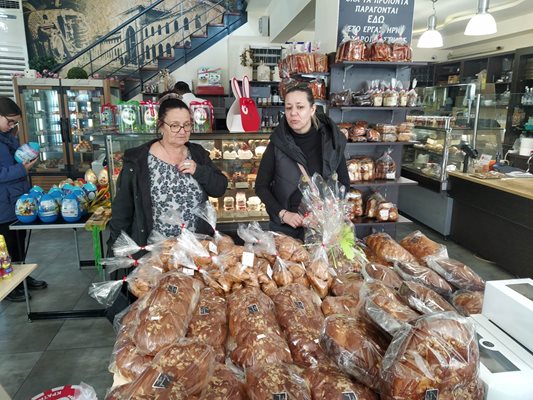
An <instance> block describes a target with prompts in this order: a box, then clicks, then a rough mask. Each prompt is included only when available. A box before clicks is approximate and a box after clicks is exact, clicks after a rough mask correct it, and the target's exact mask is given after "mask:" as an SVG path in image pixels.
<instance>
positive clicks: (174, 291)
mask: <svg viewBox="0 0 533 400" xmlns="http://www.w3.org/2000/svg"><path fill="white" fill-rule="evenodd" d="M167 290H168V291H169V292H170V293H172V294H177V293H178V287H177V286H174V285H168V286H167Z"/></svg>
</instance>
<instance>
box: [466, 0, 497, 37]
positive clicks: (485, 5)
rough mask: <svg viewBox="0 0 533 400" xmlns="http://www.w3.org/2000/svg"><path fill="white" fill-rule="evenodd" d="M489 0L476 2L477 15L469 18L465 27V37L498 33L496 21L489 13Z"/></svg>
mask: <svg viewBox="0 0 533 400" xmlns="http://www.w3.org/2000/svg"><path fill="white" fill-rule="evenodd" d="M488 10H489V0H478V11H477V14H476V15H474V16H473V17H472V18H470V21H468V24H467V25H466V29H465V35H467V36H483V35H491V34H493V33H496V32H497V31H498V28H497V27H496V20H495V19H494V17H493V16H492V15H490V13H489V11H488Z"/></svg>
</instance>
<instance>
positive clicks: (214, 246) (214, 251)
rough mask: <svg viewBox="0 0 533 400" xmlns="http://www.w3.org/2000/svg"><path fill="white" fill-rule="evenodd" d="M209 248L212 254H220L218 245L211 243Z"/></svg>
mask: <svg viewBox="0 0 533 400" xmlns="http://www.w3.org/2000/svg"><path fill="white" fill-rule="evenodd" d="M208 247H209V251H210V252H211V253H213V254H218V248H217V245H216V244H215V243H213V242H209V244H208Z"/></svg>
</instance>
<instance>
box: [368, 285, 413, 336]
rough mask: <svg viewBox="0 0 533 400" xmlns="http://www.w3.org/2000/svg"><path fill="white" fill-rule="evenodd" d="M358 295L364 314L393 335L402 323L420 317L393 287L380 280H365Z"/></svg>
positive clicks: (407, 322)
mask: <svg viewBox="0 0 533 400" xmlns="http://www.w3.org/2000/svg"><path fill="white" fill-rule="evenodd" d="M360 297H361V304H362V305H363V307H364V310H365V313H366V315H367V316H368V317H369V318H370V319H371V320H372V321H373V322H374V323H375V324H376V325H377V326H379V327H380V328H381V329H383V331H384V332H387V333H388V334H389V335H394V334H395V333H396V332H397V331H398V330H399V329H400V328H402V327H403V326H404V325H406V324H409V323H411V322H413V321H414V320H416V319H417V318H418V317H420V314H419V313H417V312H416V311H415V310H413V309H412V308H410V307H409V306H408V305H407V304H405V303H404V302H403V300H402V299H401V298H400V297H399V296H398V295H397V293H396V291H395V290H394V289H392V288H389V287H388V286H385V285H384V284H383V283H381V282H378V281H368V282H366V283H365V284H364V285H363V287H362V288H361V294H360Z"/></svg>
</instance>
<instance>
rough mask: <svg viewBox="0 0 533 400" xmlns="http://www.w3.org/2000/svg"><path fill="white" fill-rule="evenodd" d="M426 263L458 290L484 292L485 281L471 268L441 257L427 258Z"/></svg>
mask: <svg viewBox="0 0 533 400" xmlns="http://www.w3.org/2000/svg"><path fill="white" fill-rule="evenodd" d="M424 260H425V262H426V264H427V266H428V267H429V268H431V269H432V270H433V271H435V272H436V273H437V274H439V275H440V276H442V277H443V278H444V279H446V281H447V282H448V283H450V284H451V285H453V286H454V287H456V288H457V289H463V290H470V291H474V292H475V291H481V292H482V291H484V290H485V281H484V280H483V278H481V277H480V276H479V275H478V274H476V273H475V272H474V271H473V270H472V269H471V268H470V267H468V266H467V265H465V264H463V263H462V262H461V261H457V260H454V259H453V258H447V257H444V258H441V257H439V255H435V256H427V257H426V258H425V259H424Z"/></svg>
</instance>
